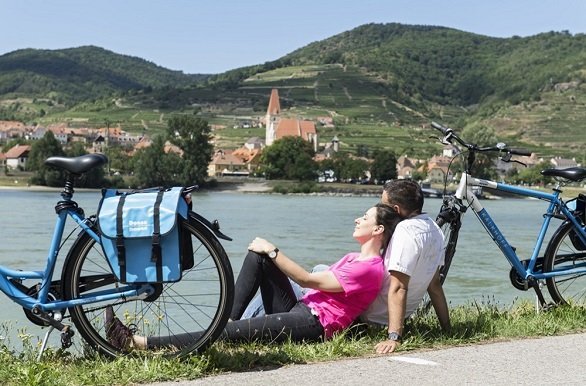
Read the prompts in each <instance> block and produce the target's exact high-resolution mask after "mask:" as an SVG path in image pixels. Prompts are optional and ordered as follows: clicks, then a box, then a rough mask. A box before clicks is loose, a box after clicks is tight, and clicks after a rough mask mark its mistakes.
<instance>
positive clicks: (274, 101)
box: [267, 88, 281, 115]
mask: <svg viewBox="0 0 586 386" xmlns="http://www.w3.org/2000/svg"><path fill="white" fill-rule="evenodd" d="M280 113H281V104H280V103H279V90H277V89H276V88H274V89H272V90H271V98H270V99H269V108H268V109H267V115H278V114H280Z"/></svg>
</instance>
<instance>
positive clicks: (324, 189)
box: [0, 176, 586, 199]
mask: <svg viewBox="0 0 586 386" xmlns="http://www.w3.org/2000/svg"><path fill="white" fill-rule="evenodd" d="M302 185H305V186H306V189H305V190H307V192H304V191H303V189H301V190H302V191H299V190H300V189H299V187H300V186H302ZM307 186H309V188H307ZM431 187H432V188H433V190H435V191H437V192H439V193H440V194H441V193H442V192H443V189H444V187H443V185H439V184H438V185H432V186H431ZM531 188H532V189H537V190H541V191H544V192H551V189H547V188H540V187H531ZM8 189H11V190H27V191H31V192H33V191H60V190H61V189H62V188H57V187H48V186H40V185H30V184H29V183H28V177H26V176H9V177H7V176H2V177H0V190H8ZM382 189H383V187H382V185H362V184H343V183H335V182H334V183H332V182H328V183H317V182H299V181H283V180H265V179H261V178H236V177H226V178H218V179H216V180H214V181H213V183H212V184H210V186H206V187H204V188H202V190H209V191H220V192H236V193H281V194H289V193H304V194H313V195H339V196H378V195H380V194H381V192H382ZM455 189H456V186H455V185H451V186H449V187H448V191H449V192H453V191H455ZM76 190H78V191H84V190H87V191H92V190H99V189H83V188H76ZM580 193H582V194H584V193H586V189H585V188H583V187H572V186H566V187H564V191H563V194H562V196H563V197H564V198H565V199H570V198H574V197H576V196H578V194H580ZM518 197H519V196H516V195H513V194H508V195H504V194H503V193H502V192H497V191H494V190H491V189H486V190H485V198H488V199H499V198H518Z"/></svg>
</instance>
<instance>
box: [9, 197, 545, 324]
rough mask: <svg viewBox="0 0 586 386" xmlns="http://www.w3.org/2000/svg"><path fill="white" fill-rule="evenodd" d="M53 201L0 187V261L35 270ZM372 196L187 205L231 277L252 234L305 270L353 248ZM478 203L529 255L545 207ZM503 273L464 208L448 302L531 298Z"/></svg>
mask: <svg viewBox="0 0 586 386" xmlns="http://www.w3.org/2000/svg"><path fill="white" fill-rule="evenodd" d="M58 198H59V195H58V193H57V192H50V191H47V192H33V191H28V190H10V189H5V190H0V221H1V225H0V264H2V265H5V266H8V267H10V268H16V269H19V268H20V269H23V268H26V269H39V270H42V269H43V267H44V264H45V261H46V255H47V249H48V247H49V243H50V238H51V230H52V228H53V227H54V223H55V211H54V208H53V207H54V204H55V202H56V201H57V199H58ZM75 199H76V201H77V202H78V203H79V204H80V206H82V207H83V208H84V209H85V211H86V214H89V213H94V212H95V211H96V208H97V206H98V202H99V199H100V194H99V192H95V191H90V192H76V195H75ZM377 201H378V197H355V196H318V195H308V196H297V195H274V194H243V193H235V192H206V193H196V194H194V210H195V211H196V212H198V213H200V214H202V215H203V216H204V217H206V218H208V219H210V220H213V219H218V220H219V222H220V225H221V229H222V231H223V232H224V233H225V234H227V235H229V236H230V237H232V238H233V241H224V240H222V244H223V246H224V248H225V249H226V252H227V253H228V256H229V257H230V260H231V262H232V266H233V268H234V273H235V275H237V273H238V271H239V269H240V265H241V262H242V259H243V257H244V254H245V251H246V246H247V245H248V243H249V242H250V240H251V239H252V238H254V237H255V236H261V237H264V238H266V239H268V240H270V241H271V242H273V243H274V244H275V245H277V246H278V247H279V248H280V249H281V250H282V251H284V252H286V253H287V255H288V256H291V257H292V258H294V259H295V260H296V261H297V262H299V263H300V264H301V265H303V266H304V267H306V268H311V267H312V266H313V265H315V264H318V263H333V262H335V261H336V260H338V259H339V258H340V257H341V256H343V255H344V254H345V253H346V252H347V251H351V250H357V244H356V242H355V241H354V240H353V239H352V231H353V228H354V223H353V221H354V219H355V218H356V217H358V216H360V215H362V214H363V212H364V211H365V210H366V209H368V208H369V207H370V206H372V205H373V204H374V203H376V202H377ZM440 204H441V200H440V199H433V198H431V199H426V203H425V208H424V209H425V210H426V211H427V212H428V213H430V215H432V216H435V214H436V213H437V211H438V209H439V207H440ZM483 204H484V205H485V207H486V208H487V210H488V211H489V213H490V214H491V216H492V217H493V219H494V220H495V221H496V223H497V224H499V226H501V230H502V232H503V233H504V235H505V236H506V237H507V238H508V239H509V241H510V242H511V244H512V245H513V246H515V247H516V248H517V254H518V255H519V256H521V257H522V258H529V256H530V255H531V252H532V247H533V243H534V240H535V238H536V236H537V234H538V232H539V226H540V223H541V220H542V213H543V212H544V210H545V204H544V203H543V202H541V201H538V200H521V199H502V200H484V201H483ZM554 225H555V224H554ZM66 247H67V244H66V246H65V249H64V250H66ZM542 253H543V251H542ZM62 257H63V258H64V257H65V253H63V256H62ZM509 270H510V266H509V264H508V262H507V261H506V260H505V258H504V257H503V256H502V255H501V254H500V251H499V249H498V248H497V247H496V245H495V244H494V243H493V241H492V240H491V238H490V237H489V236H488V234H487V233H486V232H485V231H484V229H483V228H482V226H481V225H480V223H479V222H478V220H477V219H476V218H475V216H474V214H473V213H472V212H471V211H470V213H467V215H466V217H465V219H464V225H463V229H462V231H461V234H460V239H459V243H458V249H457V253H456V257H455V260H454V263H453V265H452V268H451V270H450V274H449V277H448V280H447V282H446V284H445V292H446V296H447V298H448V301H449V303H450V304H451V305H452V306H454V305H459V304H465V303H467V302H470V301H490V302H492V303H498V304H499V305H501V306H507V305H510V304H512V303H513V302H514V301H515V300H516V299H517V298H523V299H530V300H533V299H534V298H535V296H534V294H533V293H532V292H522V291H518V290H516V289H515V288H513V287H512V286H511V284H510V282H509V279H508V277H509ZM57 272H60V271H57ZM0 307H1V309H2V315H1V316H0V321H4V322H5V323H6V322H7V321H10V324H12V325H15V326H18V327H20V326H30V327H27V331H28V332H30V333H32V334H39V335H40V334H41V333H42V332H37V331H41V330H40V329H37V328H36V327H34V326H32V325H31V324H30V323H29V322H28V320H26V319H25V316H24V314H23V313H22V310H21V309H20V307H18V306H16V305H15V304H14V303H12V302H11V301H9V300H8V299H7V298H6V297H5V296H1V295H0ZM0 333H1V332H0ZM5 333H6V332H5ZM8 334H9V335H12V334H11V333H10V332H8Z"/></svg>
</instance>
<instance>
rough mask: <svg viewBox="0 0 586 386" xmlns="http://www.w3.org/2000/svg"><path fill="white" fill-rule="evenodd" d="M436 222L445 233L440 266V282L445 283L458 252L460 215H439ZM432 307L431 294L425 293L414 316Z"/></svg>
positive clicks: (420, 314)
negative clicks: (447, 217)
mask: <svg viewBox="0 0 586 386" xmlns="http://www.w3.org/2000/svg"><path fill="white" fill-rule="evenodd" d="M436 224H437V225H438V226H439V227H440V229H441V231H442V233H443V234H444V251H445V252H444V265H442V266H441V267H440V283H441V284H442V286H443V284H444V282H445V281H446V278H447V276H448V272H449V270H450V266H451V265H452V260H453V258H454V254H455V253H456V245H457V244H458V235H459V233H460V226H461V222H460V217H459V215H458V216H456V217H454V218H452V220H451V221H448V220H446V219H445V218H444V217H441V216H438V218H437V219H436ZM430 308H431V299H430V298H429V295H427V294H426V295H425V296H424V297H423V300H422V301H421V305H420V306H419V307H418V308H417V310H415V312H414V313H413V315H414V316H423V315H425V314H427V313H428V312H429V310H430Z"/></svg>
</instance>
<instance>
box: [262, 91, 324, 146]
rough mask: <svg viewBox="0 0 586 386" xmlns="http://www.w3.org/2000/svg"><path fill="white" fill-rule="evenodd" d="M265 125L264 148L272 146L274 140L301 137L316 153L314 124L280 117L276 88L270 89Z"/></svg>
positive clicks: (316, 141) (316, 142)
mask: <svg viewBox="0 0 586 386" xmlns="http://www.w3.org/2000/svg"><path fill="white" fill-rule="evenodd" d="M265 124H266V134H265V144H266V146H270V145H272V144H273V142H274V141H275V140H277V139H280V138H283V137H301V138H303V139H304V140H306V141H307V142H309V143H311V144H312V145H313V149H314V150H315V151H317V146H318V139H317V130H316V129H315V123H314V122H313V121H309V120H301V119H293V118H283V117H281V104H280V102H279V91H278V90H277V89H276V88H274V89H272V91H271V97H270V99H269V107H268V108H267V115H266V118H265Z"/></svg>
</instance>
